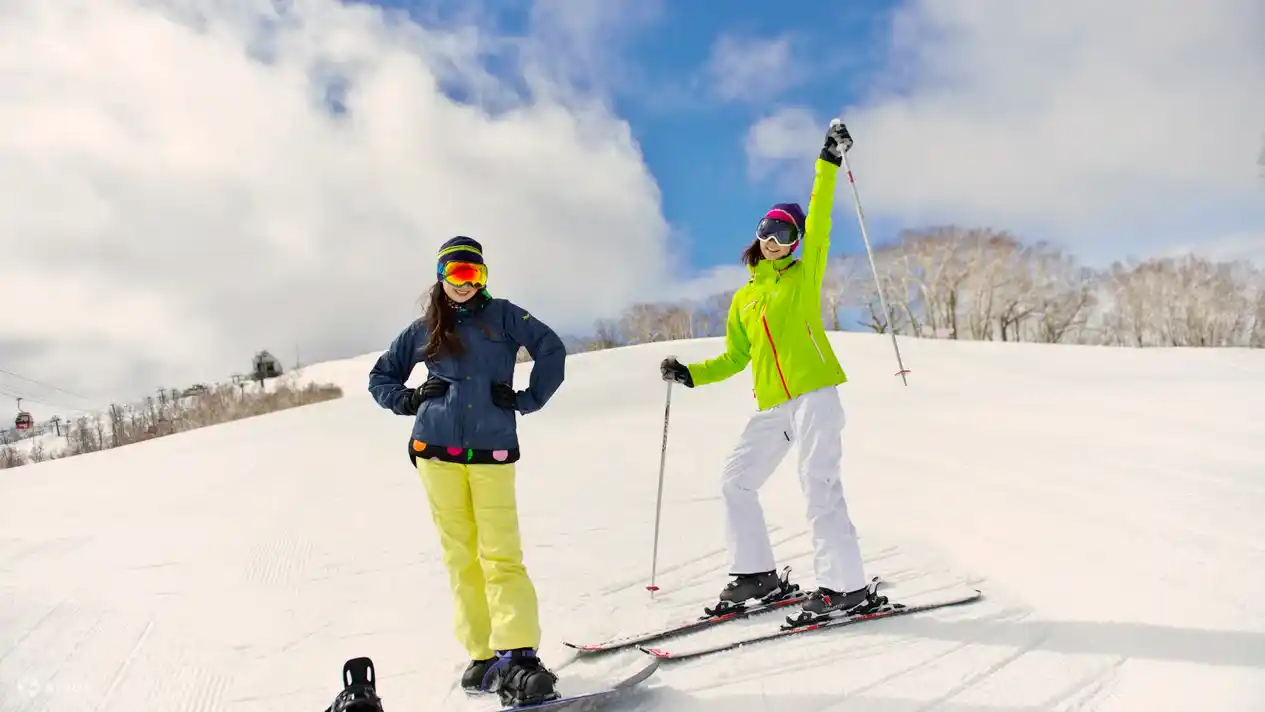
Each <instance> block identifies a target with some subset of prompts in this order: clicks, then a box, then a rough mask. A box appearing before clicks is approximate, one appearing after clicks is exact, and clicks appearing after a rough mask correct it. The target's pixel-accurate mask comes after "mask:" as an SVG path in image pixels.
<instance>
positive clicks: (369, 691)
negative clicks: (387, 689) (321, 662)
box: [325, 658, 383, 712]
mask: <svg viewBox="0 0 1265 712" xmlns="http://www.w3.org/2000/svg"><path fill="white" fill-rule="evenodd" d="M376 680H377V675H375V674H374V670H373V661H372V660H370V659H369V658H352V659H351V660H348V661H347V662H345V663H343V691H342V692H340V693H338V696H337V697H335V698H334V701H333V702H332V703H330V706H329V707H326V708H325V712H383V710H382V700H381V699H379V698H378V690H377V686H376V682H375V681H376Z"/></svg>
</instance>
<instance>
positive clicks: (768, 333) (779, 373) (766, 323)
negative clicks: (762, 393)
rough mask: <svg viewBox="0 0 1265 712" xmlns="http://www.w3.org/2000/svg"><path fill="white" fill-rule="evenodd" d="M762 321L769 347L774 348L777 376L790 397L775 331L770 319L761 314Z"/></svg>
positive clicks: (774, 363)
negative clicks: (774, 335)
mask: <svg viewBox="0 0 1265 712" xmlns="http://www.w3.org/2000/svg"><path fill="white" fill-rule="evenodd" d="M760 322H761V323H763V324H764V335H765V336H767V337H769V348H771V349H773V365H774V366H777V377H778V378H780V379H782V390H784V391H786V397H787V398H790V397H791V389H790V388H789V387H787V385H786V374H784V373H782V361H781V360H780V359H779V358H778V357H777V344H775V343H773V332H771V331H769V320H768V319H767V318H765V316H764V315H763V314H761V315H760Z"/></svg>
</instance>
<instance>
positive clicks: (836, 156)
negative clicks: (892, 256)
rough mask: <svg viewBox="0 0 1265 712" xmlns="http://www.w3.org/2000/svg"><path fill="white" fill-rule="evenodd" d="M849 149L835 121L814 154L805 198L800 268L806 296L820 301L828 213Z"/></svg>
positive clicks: (849, 142)
mask: <svg viewBox="0 0 1265 712" xmlns="http://www.w3.org/2000/svg"><path fill="white" fill-rule="evenodd" d="M851 147H852V137H851V136H850V135H849V134H848V128H847V127H846V126H844V125H843V122H842V121H840V120H839V119H834V120H832V121H831V122H830V128H829V129H828V130H827V131H826V140H825V143H824V145H823V146H822V148H821V153H819V154H818V155H817V161H816V164H815V168H816V175H815V176H814V178H813V192H812V195H811V196H810V197H809V199H808V216H807V217H806V219H805V220H804V245H803V248H802V249H803V252H802V253H801V254H802V255H803V258H802V259H803V267H804V270H805V274H806V276H807V277H808V279H809V284H811V285H812V287H813V288H812V289H811V290H806V292H805V296H806V297H807V296H808V295H809V294H811V295H814V296H815V297H816V301H820V299H821V286H822V282H823V281H824V279H825V276H826V267H827V266H828V265H829V263H830V228H831V213H832V212H833V211H834V206H835V178H836V176H837V174H838V172H839V166H841V165H842V164H843V154H844V152H846V151H847V150H848V149H849V148H851Z"/></svg>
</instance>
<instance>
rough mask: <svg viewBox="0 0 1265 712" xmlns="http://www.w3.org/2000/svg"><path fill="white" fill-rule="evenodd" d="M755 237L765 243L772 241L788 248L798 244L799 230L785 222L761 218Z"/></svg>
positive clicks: (792, 224)
mask: <svg viewBox="0 0 1265 712" xmlns="http://www.w3.org/2000/svg"><path fill="white" fill-rule="evenodd" d="M755 236H756V237H758V238H760V239H761V240H763V241H766V242H767V241H769V240H772V241H774V242H776V243H777V244H779V245H783V246H789V245H794V244H795V243H796V242H799V228H797V227H795V224H794V223H789V222H786V221H785V220H778V219H777V218H763V219H761V220H760V224H758V225H756V228H755Z"/></svg>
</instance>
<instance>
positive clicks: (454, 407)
mask: <svg viewBox="0 0 1265 712" xmlns="http://www.w3.org/2000/svg"><path fill="white" fill-rule="evenodd" d="M476 299H477V300H479V301H478V303H477V304H472V305H471V306H472V307H473V308H472V309H470V310H468V311H463V312H458V316H457V319H456V322H457V337H458V338H459V339H460V340H461V344H462V346H463V349H462V352H461V354H460V355H459V356H455V357H454V356H451V355H447V356H444V357H442V358H439V359H437V360H436V359H427V358H425V356H424V355H423V354H422V350H423V348H424V347H425V346H426V340H427V337H428V336H429V329H428V328H427V326H426V323H425V322H424V321H423V320H422V319H421V318H419V319H417V320H415V321H414V322H413V323H412V324H410V325H409V326H408V327H407V328H405V329H404V331H402V332H400V334H399V335H398V336H396V337H395V340H394V341H392V342H391V345H390V346H389V347H388V348H387V350H386V351H385V352H384V353H383V354H382V355H381V356H380V357H378V360H377V362H376V363H374V365H373V368H372V369H370V371H369V392H370V393H371V394H372V395H373V398H374V400H376V401H377V402H378V405H380V406H382V407H383V408H386V409H388V410H390V411H392V412H393V413H397V414H400V415H405V414H407V411H406V410H404V409H403V408H404V407H405V402H406V399H407V398H408V388H407V386H405V381H407V380H408V378H409V376H410V374H411V373H412V372H413V368H414V367H415V366H416V365H417V364H418V363H424V364H425V365H426V369H427V371H429V375H430V376H439V377H440V378H442V379H444V380H445V381H448V383H449V386H448V391H447V392H446V393H445V394H444V395H443V396H442V397H439V398H429V399H427V400H424V401H422V404H421V407H420V408H418V411H417V417H416V419H415V420H414V422H413V432H412V442H411V443H410V446H409V453H410V457H411V458H417V457H423V458H431V457H437V458H438V459H442V460H449V461H457V462H467V463H497V462H513V461H515V460H517V459H518V455H519V450H518V427H517V418H516V414H515V413H514V411H511V410H505V409H503V408H499V407H497V406H496V405H495V404H493V402H492V383H493V382H496V381H499V382H501V383H505V384H507V385H509V386H511V387H513V385H514V366H515V361H516V357H517V355H518V349H519V346H523V347H526V349H527V352H528V353H529V354H531V357H532V359H533V360H534V363H532V367H531V377H530V379H529V383H528V385H527V388H526V389H524V390H519V391H516V396H517V410H518V412H519V413H522V414H524V415H526V414H528V413H533V412H535V411H537V410H540V409H541V408H542V407H544V405H545V403H547V402H548V401H549V399H550V398H551V397H552V396H553V394H554V393H555V392H556V391H557V390H558V387H559V386H561V385H562V381H563V378H564V377H565V365H566V347H565V346H564V345H563V343H562V339H560V338H559V337H558V335H557V334H556V333H554V331H553V329H550V328H549V327H548V326H546V325H545V324H544V323H543V322H541V321H540V320H539V319H537V318H535V317H534V316H532V315H531V314H529V313H528V312H527V311H526V310H524V309H523V308H522V307H519V306H518V305H516V304H514V303H513V302H510V301H508V300H506V299H497V298H492V297H488V296H484V295H480V297H476ZM472 301H474V300H472Z"/></svg>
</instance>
